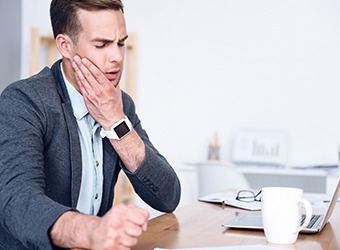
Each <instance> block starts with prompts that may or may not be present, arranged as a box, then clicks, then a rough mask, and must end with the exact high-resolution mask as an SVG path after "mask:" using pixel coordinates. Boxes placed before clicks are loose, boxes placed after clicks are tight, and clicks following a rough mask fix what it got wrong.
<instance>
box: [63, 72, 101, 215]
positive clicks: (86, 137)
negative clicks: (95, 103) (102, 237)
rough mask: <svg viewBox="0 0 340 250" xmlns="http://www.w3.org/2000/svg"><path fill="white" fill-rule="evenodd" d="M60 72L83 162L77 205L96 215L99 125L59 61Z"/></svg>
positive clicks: (99, 181)
mask: <svg viewBox="0 0 340 250" xmlns="http://www.w3.org/2000/svg"><path fill="white" fill-rule="evenodd" d="M61 72H62V75H63V78H64V81H65V83H66V88H67V91H68V94H69V96H70V99H71V104H72V108H73V114H74V116H75V118H76V119H77V124H78V134H79V139H80V147H81V159H82V163H83V165H82V178H81V186H80V194H79V198H78V203H77V209H78V210H79V211H80V212H82V213H85V214H92V215H96V214H97V213H98V211H99V209H100V204H101V201H102V193H103V141H102V138H101V137H100V134H99V133H100V125H99V124H98V123H97V122H96V121H95V120H94V119H93V118H92V117H91V115H90V114H89V112H88V110H87V108H86V105H85V102H84V98H83V96H82V95H81V94H80V93H79V92H78V91H77V90H76V89H75V88H74V87H73V85H72V84H71V83H70V82H69V81H68V80H67V78H66V77H65V74H64V71H63V68H62V65H61Z"/></svg>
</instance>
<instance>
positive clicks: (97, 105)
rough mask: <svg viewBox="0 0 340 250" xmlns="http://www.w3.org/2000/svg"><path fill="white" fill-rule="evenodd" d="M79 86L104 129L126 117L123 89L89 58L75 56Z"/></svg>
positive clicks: (95, 117)
mask: <svg viewBox="0 0 340 250" xmlns="http://www.w3.org/2000/svg"><path fill="white" fill-rule="evenodd" d="M72 67H73V69H74V71H75V78H76V81H77V84H78V88H79V90H80V92H81V94H82V95H83V97H84V100H85V104H86V106H87V109H88V111H89V113H90V114H91V116H92V117H93V119H95V120H96V121H97V122H98V123H99V124H100V125H101V126H102V127H103V128H104V129H106V130H107V129H110V127H111V126H112V125H113V124H115V123H116V122H117V121H119V120H120V119H122V118H124V117H125V115H124V112H123V102H122V95H121V90H120V88H119V85H118V83H117V84H116V86H114V85H113V83H112V82H111V81H109V79H108V78H107V77H106V76H105V74H104V73H103V72H102V71H101V70H100V69H99V68H98V67H97V66H95V65H94V64H93V63H92V62H91V61H90V60H88V59H87V58H80V57H79V56H75V57H74V60H73V62H72Z"/></svg>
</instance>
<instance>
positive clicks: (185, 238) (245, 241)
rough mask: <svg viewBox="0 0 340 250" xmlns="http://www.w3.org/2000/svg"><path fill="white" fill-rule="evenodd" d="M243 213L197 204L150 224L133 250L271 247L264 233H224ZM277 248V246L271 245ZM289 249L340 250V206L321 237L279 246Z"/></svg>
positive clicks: (308, 236)
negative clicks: (236, 246) (234, 219)
mask: <svg viewBox="0 0 340 250" xmlns="http://www.w3.org/2000/svg"><path fill="white" fill-rule="evenodd" d="M239 211H244V210H239V209H235V208H231V207H225V208H223V207H222V205H216V204H210V203H204V202H195V203H193V204H191V205H188V206H184V207H181V208H179V209H178V210H176V211H175V212H174V213H171V214H164V215H161V216H159V217H156V218H154V219H152V220H150V222H149V225H148V230H147V231H146V232H145V233H144V234H143V235H142V236H141V237H140V238H139V241H138V244H137V246H135V247H133V248H132V249H133V250H152V249H154V248H155V247H164V248H186V247H188V248H189V247H208V246H210V247H211V246H235V245H256V244H260V245H270V244H269V243H267V242H266V239H265V236H264V233H263V231H252V230H231V229H228V230H225V229H224V228H223V227H222V226H221V224H222V223H223V222H225V221H227V220H228V219H231V218H233V217H234V216H235V215H236V213H237V212H239ZM271 246H274V245H271ZM276 246H277V247H281V248H288V249H299V250H303V249H308V250H311V249H313V250H318V249H320V250H321V249H322V250H334V249H340V206H339V204H337V205H336V207H335V209H334V212H333V214H332V217H331V218H330V222H329V223H328V224H327V225H326V226H325V228H324V229H323V231H322V232H320V233H318V234H300V235H299V237H298V240H297V242H296V243H295V244H293V245H276Z"/></svg>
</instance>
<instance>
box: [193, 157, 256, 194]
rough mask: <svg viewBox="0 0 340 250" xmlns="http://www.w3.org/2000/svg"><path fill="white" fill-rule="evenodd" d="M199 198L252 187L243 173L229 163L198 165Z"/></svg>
mask: <svg viewBox="0 0 340 250" xmlns="http://www.w3.org/2000/svg"><path fill="white" fill-rule="evenodd" d="M196 167H197V179H198V195H199V197H202V196H205V195H209V194H213V193H218V192H223V191H224V190H226V189H236V190H241V189H249V188H250V185H249V182H248V180H247V178H246V177H245V176H244V174H243V173H241V172H240V171H238V170H237V168H236V167H235V165H234V164H232V163H229V162H223V163H221V162H209V161H208V162H205V163H197V164H196Z"/></svg>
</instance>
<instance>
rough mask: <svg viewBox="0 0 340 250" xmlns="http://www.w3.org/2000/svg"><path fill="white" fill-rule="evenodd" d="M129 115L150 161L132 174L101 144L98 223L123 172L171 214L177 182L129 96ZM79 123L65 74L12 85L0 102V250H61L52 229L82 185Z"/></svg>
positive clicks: (48, 73)
mask: <svg viewBox="0 0 340 250" xmlns="http://www.w3.org/2000/svg"><path fill="white" fill-rule="evenodd" d="M122 95H123V105H124V112H125V114H126V115H127V116H128V117H129V119H130V121H131V123H132V124H133V127H134V129H135V130H136V131H137V133H138V134H139V136H140V137H141V138H142V140H143V141H144V143H145V145H146V158H145V160H144V162H143V163H142V164H141V166H140V167H139V168H138V170H137V171H136V172H135V173H134V174H131V173H130V172H129V171H128V170H127V169H126V168H125V167H124V165H123V164H122V162H121V161H120V159H119V157H118V155H117V154H116V152H115V151H114V149H113V147H112V146H111V144H110V142H109V140H108V139H106V138H105V139H103V155H104V156H103V157H104V159H103V160H104V164H103V165H104V167H103V171H104V184H103V185H104V186H103V199H102V204H101V208H100V211H99V214H98V215H99V216H102V215H104V214H105V213H106V212H107V211H108V210H109V209H110V208H111V206H112V204H113V198H114V193H113V190H114V185H115V183H116V181H117V176H118V174H119V172H120V170H121V169H122V170H123V171H125V173H126V174H127V176H128V178H129V179H130V181H131V183H132V185H133V187H134V189H135V191H136V193H137V194H138V195H139V196H140V197H141V198H142V199H143V200H144V201H145V202H146V203H147V204H149V205H150V206H151V207H153V208H155V209H157V210H160V211H163V212H172V211H173V210H174V209H175V208H176V206H177V205H178V203H179V199H180V183H179V180H178V178H177V176H176V174H175V172H174V170H173V169H172V168H171V166H170V165H169V164H168V162H167V161H166V159H165V158H164V157H163V156H162V155H160V154H159V152H158V151H157V150H156V149H155V148H154V146H153V145H152V144H151V142H150V141H149V138H148V136H147V134H146V132H145V131H144V130H143V128H142V126H141V122H140V120H139V118H138V116H137V114H136V113H135V107H134V103H133V101H132V99H131V98H130V97H129V96H128V95H127V94H126V93H124V92H122ZM81 171H82V163H81V150H80V142H79V138H78V133H77V123H76V120H75V117H74V116H73V111H72V106H71V103H70V99H69V96H68V93H67V90H66V86H65V83H64V81H63V78H62V75H61V71H60V61H58V62H56V63H55V64H54V65H53V66H52V68H51V69H49V68H45V69H43V70H42V71H41V72H40V73H39V74H37V75H35V76H33V77H30V78H28V79H25V80H21V81H18V82H15V83H13V84H11V85H9V86H8V87H7V88H6V89H5V90H4V91H3V93H2V94H1V97H0V249H6V250H8V249H16V250H18V249H44V250H46V249H57V248H56V247H53V246H52V244H51V242H50V239H49V236H48V235H49V233H48V232H49V229H50V227H51V225H52V224H53V223H54V222H55V221H56V219H57V218H58V217H59V216H60V215H61V214H62V213H64V212H65V211H68V210H75V208H76V205H77V199H78V196H79V190H80V183H81Z"/></svg>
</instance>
